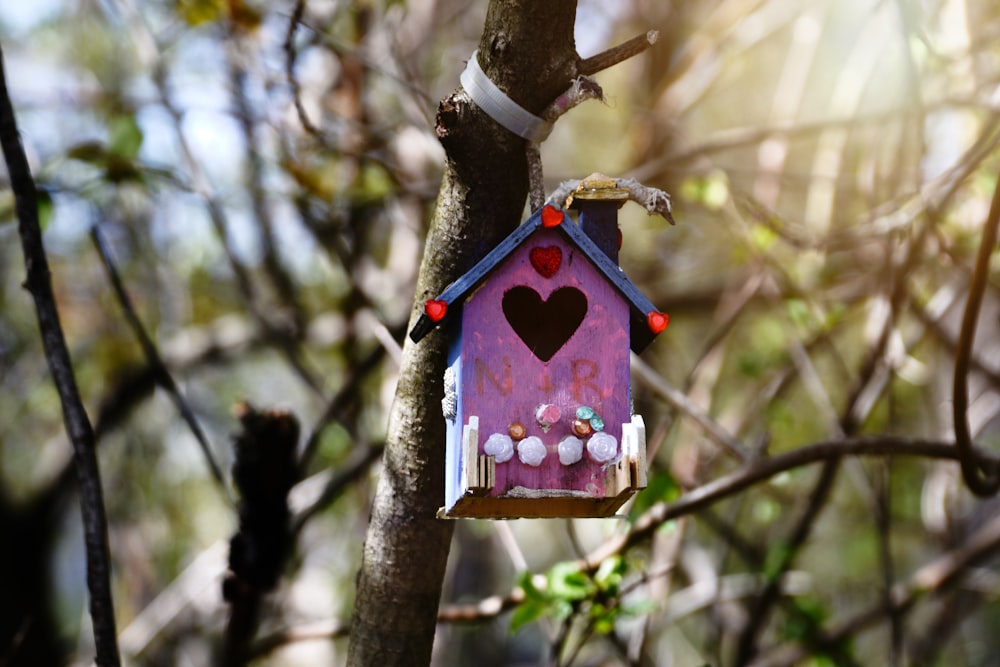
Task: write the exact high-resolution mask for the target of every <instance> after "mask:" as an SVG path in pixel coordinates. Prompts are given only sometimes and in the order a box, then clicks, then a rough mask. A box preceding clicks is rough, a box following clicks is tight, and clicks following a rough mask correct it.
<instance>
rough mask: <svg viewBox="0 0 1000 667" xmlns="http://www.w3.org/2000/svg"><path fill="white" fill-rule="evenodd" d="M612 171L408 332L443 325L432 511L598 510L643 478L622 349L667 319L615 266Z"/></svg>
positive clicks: (491, 259) (520, 513)
mask: <svg viewBox="0 0 1000 667" xmlns="http://www.w3.org/2000/svg"><path fill="white" fill-rule="evenodd" d="M585 183H586V181H585ZM613 183H614V182H613V181H611V182H610V184H606V186H605V187H595V188H588V189H584V190H583V191H578V192H577V193H575V196H574V199H573V207H574V208H578V210H579V215H578V218H579V222H576V221H574V220H573V219H572V217H570V216H569V215H567V213H566V212H565V211H563V210H561V209H559V208H556V207H555V206H551V205H547V206H544V207H543V208H541V209H539V210H538V211H537V212H536V213H535V214H534V215H532V216H531V217H529V218H528V219H527V220H526V221H525V222H524V223H522V224H521V226H520V227H518V228H517V229H516V230H515V231H514V232H513V233H512V234H511V235H510V236H508V237H507V238H506V239H505V240H504V241H503V242H501V243H500V245H498V246H497V247H496V248H494V249H493V250H492V251H491V252H490V253H489V254H487V255H486V257H484V258H483V259H482V260H481V261H480V262H479V263H477V264H476V265H475V266H474V267H473V268H472V269H471V270H470V271H469V272H468V273H466V274H465V275H464V276H462V277H461V278H459V279H458V280H456V281H455V282H454V283H452V284H451V285H450V286H449V287H448V288H447V289H446V290H445V291H444V292H443V293H442V294H441V295H439V296H437V297H436V298H434V299H430V300H428V301H427V302H426V304H425V307H424V313H423V315H421V317H420V318H419V320H418V321H417V323H416V325H415V326H414V328H413V330H412V331H411V332H410V337H411V338H412V339H413V340H414V341H419V340H420V339H421V338H423V337H424V336H425V335H426V334H427V333H429V332H430V331H431V330H432V329H433V328H434V327H436V326H438V325H441V326H444V327H446V331H447V332H448V335H449V336H450V348H449V355H448V369H447V372H446V374H445V379H444V382H445V398H444V401H443V411H444V417H445V419H446V421H447V452H446V466H447V470H446V473H445V474H446V482H445V506H444V507H443V508H442V510H441V515H442V516H446V517H488V518H513V517H600V516H610V515H612V514H614V512H615V511H616V510H617V509H618V508H619V507H620V506H621V505H622V503H624V502H625V501H626V500H628V498H629V497H631V496H632V494H634V493H635V492H636V491H637V490H638V489H641V488H645V486H646V457H645V452H646V438H645V427H644V425H643V421H642V417H640V416H639V415H636V414H634V413H633V411H632V401H631V388H630V376H629V351H630V350H634V351H635V352H640V351H642V350H643V349H644V348H645V347H646V346H647V345H649V343H650V342H651V341H652V340H653V338H654V337H655V336H656V335H657V334H658V333H660V332H661V331H662V330H663V329H664V328H665V327H666V325H667V322H668V318H667V316H666V315H665V314H663V313H661V312H659V311H658V310H656V308H654V307H653V305H652V304H651V303H650V302H649V301H648V300H647V299H646V297H644V296H643V295H642V293H640V292H639V290H638V289H637V288H636V287H635V285H634V284H632V282H631V281H630V280H629V279H628V278H627V277H626V276H625V274H624V273H623V272H622V270H621V269H620V268H619V267H618V249H619V246H620V241H621V235H620V232H619V230H618V219H617V218H618V209H619V208H620V206H621V205H622V203H623V202H624V201H625V199H626V198H627V196H628V193H627V192H624V191H621V190H617V189H616V188H615V187H614V186H613Z"/></svg>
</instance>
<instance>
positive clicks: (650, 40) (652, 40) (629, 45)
mask: <svg viewBox="0 0 1000 667" xmlns="http://www.w3.org/2000/svg"><path fill="white" fill-rule="evenodd" d="M659 37H660V33H659V32H657V31H656V30H650V31H649V32H647V33H646V34H644V35H638V36H636V37H633V38H632V39H630V40H628V41H627V42H623V43H622V44H619V45H618V46H613V47H611V48H610V49H608V50H607V51H602V52H601V53H598V54H597V55H596V56H591V57H589V58H586V59H584V60H581V61H580V64H579V65H578V66H577V69H578V70H579V72H580V74H586V75H590V74H597V73H598V72H600V71H603V70H606V69H608V68H609V67H612V66H614V65H617V64H618V63H620V62H622V61H625V60H628V59H629V58H632V57H634V56H637V55H639V54H640V53H642V52H643V51H645V50H646V49H648V48H649V47H651V46H652V45H653V44H656V40H657V39H658V38H659Z"/></svg>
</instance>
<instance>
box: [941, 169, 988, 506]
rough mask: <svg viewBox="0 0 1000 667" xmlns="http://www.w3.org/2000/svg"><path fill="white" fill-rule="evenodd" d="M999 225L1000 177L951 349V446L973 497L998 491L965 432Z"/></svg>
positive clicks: (967, 431)
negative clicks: (974, 358) (972, 365)
mask: <svg viewBox="0 0 1000 667" xmlns="http://www.w3.org/2000/svg"><path fill="white" fill-rule="evenodd" d="M998 226H1000V177H998V179H997V183H996V185H995V187H994V190H993V201H992V203H991V204H990V212H989V214H988V215H987V216H986V222H985V223H984V225H983V238H982V240H981V241H980V243H979V253H978V254H977V256H976V267H975V269H974V270H973V273H972V282H971V283H970V285H969V298H968V300H967V301H966V302H965V313H964V314H963V316H962V330H961V332H960V333H959V335H958V347H957V349H956V350H955V378H954V386H953V389H952V391H953V395H952V416H953V420H954V428H955V445H956V446H957V447H958V451H959V462H960V463H961V465H962V478H963V479H964V480H965V484H966V486H968V487H969V490H970V491H972V492H973V493H974V494H976V495H977V496H992V495H995V494H996V493H997V491H1000V470H998V468H997V466H996V465H992V464H990V463H993V462H989V463H988V462H986V461H983V460H981V459H979V458H978V457H977V456H976V454H975V452H974V451H973V445H972V434H971V433H970V432H969V363H970V360H971V358H972V345H973V341H974V340H975V337H976V324H977V323H978V321H979V309H980V307H981V306H982V303H983V293H984V292H985V291H986V283H987V281H988V279H989V272H990V256H991V255H992V254H993V249H994V247H996V244H997V228H998Z"/></svg>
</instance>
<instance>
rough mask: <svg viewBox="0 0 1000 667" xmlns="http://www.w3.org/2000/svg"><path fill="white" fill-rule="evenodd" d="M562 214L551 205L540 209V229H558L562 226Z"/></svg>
mask: <svg viewBox="0 0 1000 667" xmlns="http://www.w3.org/2000/svg"><path fill="white" fill-rule="evenodd" d="M562 221H563V212H562V211H560V210H559V209H557V208H556V207H555V206H552V205H551V204H546V205H545V208H543V209H542V227H558V226H559V225H561V224H562Z"/></svg>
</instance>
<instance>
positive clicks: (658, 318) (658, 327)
mask: <svg viewBox="0 0 1000 667" xmlns="http://www.w3.org/2000/svg"><path fill="white" fill-rule="evenodd" d="M646 323H647V324H649V330H650V331H652V332H653V333H654V334H658V333H660V332H661V331H663V330H664V329H666V328H667V325H668V324H670V316H669V315H667V314H666V313H658V312H656V311H655V310H652V311H650V312H649V314H648V315H646Z"/></svg>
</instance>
